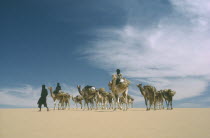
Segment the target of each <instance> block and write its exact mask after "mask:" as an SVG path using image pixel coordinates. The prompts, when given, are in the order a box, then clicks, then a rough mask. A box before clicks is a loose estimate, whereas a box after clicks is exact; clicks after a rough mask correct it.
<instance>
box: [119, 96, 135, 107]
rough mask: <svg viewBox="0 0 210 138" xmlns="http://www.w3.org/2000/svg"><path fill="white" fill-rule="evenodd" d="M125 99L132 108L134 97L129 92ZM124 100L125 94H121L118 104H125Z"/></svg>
mask: <svg viewBox="0 0 210 138" xmlns="http://www.w3.org/2000/svg"><path fill="white" fill-rule="evenodd" d="M127 101H128V105H130V107H131V108H133V101H134V99H133V98H132V97H131V96H130V95H129V94H128V96H127ZM125 102H126V98H125V95H122V96H121V97H120V104H121V105H123V104H125ZM128 108H129V106H128Z"/></svg>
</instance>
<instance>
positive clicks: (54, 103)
mask: <svg viewBox="0 0 210 138" xmlns="http://www.w3.org/2000/svg"><path fill="white" fill-rule="evenodd" d="M55 106H56V102H55V101H54V110H55Z"/></svg>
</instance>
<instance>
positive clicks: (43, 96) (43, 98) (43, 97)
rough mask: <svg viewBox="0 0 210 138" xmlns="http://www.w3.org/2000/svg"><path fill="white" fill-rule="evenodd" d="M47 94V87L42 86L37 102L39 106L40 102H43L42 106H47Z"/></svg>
mask: <svg viewBox="0 0 210 138" xmlns="http://www.w3.org/2000/svg"><path fill="white" fill-rule="evenodd" d="M47 95H48V92H47V89H45V88H43V89H42V93H41V97H40V98H39V101H38V103H37V104H38V105H39V107H41V105H42V104H44V106H45V107H47Z"/></svg>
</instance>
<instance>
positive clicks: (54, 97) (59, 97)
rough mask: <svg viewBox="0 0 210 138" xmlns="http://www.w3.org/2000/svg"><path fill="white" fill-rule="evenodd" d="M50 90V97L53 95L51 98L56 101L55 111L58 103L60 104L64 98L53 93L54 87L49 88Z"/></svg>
mask: <svg viewBox="0 0 210 138" xmlns="http://www.w3.org/2000/svg"><path fill="white" fill-rule="evenodd" d="M48 89H49V90H50V95H51V97H52V98H53V101H54V110H55V107H56V101H59V103H60V100H61V99H62V96H60V95H55V94H54V93H53V90H52V87H48ZM59 103H58V110H59Z"/></svg>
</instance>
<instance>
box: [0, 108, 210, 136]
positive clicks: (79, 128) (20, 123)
mask: <svg viewBox="0 0 210 138" xmlns="http://www.w3.org/2000/svg"><path fill="white" fill-rule="evenodd" d="M37 111H38V109H0V137H1V138H80V137H81V138H83V137H84V138H210V117H209V116H210V109H209V108H191V109H190V108H178V109H177V108H175V109H174V110H157V111H153V110H151V111H145V109H143V108H134V109H129V110H128V111H120V110H119V111H115V112H113V111H111V110H108V111H106V110H99V111H95V110H93V111H82V110H76V109H70V110H55V111H54V110H52V109H51V110H50V111H49V112H47V111H46V108H43V110H42V112H37Z"/></svg>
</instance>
